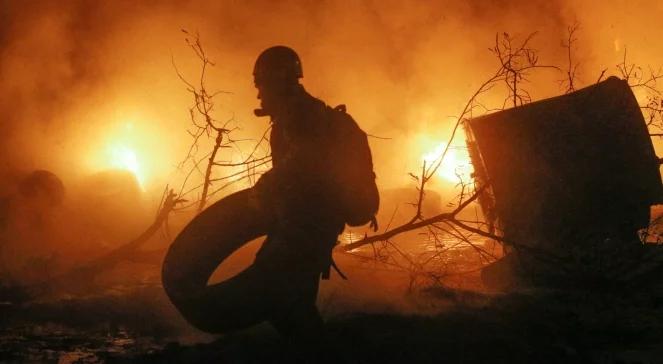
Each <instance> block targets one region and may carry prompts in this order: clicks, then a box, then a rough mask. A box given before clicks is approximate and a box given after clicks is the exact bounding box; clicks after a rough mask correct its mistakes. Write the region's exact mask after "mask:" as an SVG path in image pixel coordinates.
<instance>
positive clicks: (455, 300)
mask: <svg viewBox="0 0 663 364" xmlns="http://www.w3.org/2000/svg"><path fill="white" fill-rule="evenodd" d="M622 290H628V287H613V288H611V289H604V290H602V291H599V290H594V289H590V288H585V289H577V290H572V291H569V290H565V291H560V290H552V289H548V290H543V289H538V290H528V291H521V292H518V293H510V294H508V295H491V296H489V295H484V294H479V293H472V292H467V291H457V290H449V289H441V288H437V289H429V290H426V291H424V292H421V293H418V294H416V297H411V298H412V299H413V300H416V301H417V302H418V304H420V305H426V304H428V303H430V304H431V305H444V306H445V307H447V308H446V309H445V310H444V311H443V312H441V313H437V314H431V315H410V314H403V313H397V312H384V313H355V314H347V313H345V314H335V315H331V317H329V318H328V328H329V337H330V343H329V345H328V348H327V349H326V351H327V354H328V355H326V356H327V357H329V358H332V357H333V358H334V359H333V361H334V362H349V363H376V362H379V363H392V362H396V363H398V362H403V363H415V362H416V363H431V362H445V363H663V290H658V291H657V290H653V289H651V287H650V288H647V289H645V290H639V291H632V290H631V291H630V292H629V293H628V294H626V293H624V294H620V291H622ZM411 296H413V294H412V295H411ZM1 310H2V312H1V315H0V319H1V322H2V329H0V362H3V363H4V362H6V363H14V362H17V363H20V362H33V363H41V362H54V363H99V362H108V363H210V362H221V363H264V362H292V361H294V360H296V358H298V356H297V353H296V352H295V351H294V350H293V349H292V348H289V347H288V345H286V344H285V343H284V342H283V341H282V340H281V339H280V338H279V337H278V335H277V334H276V333H275V332H274V331H273V330H272V329H271V328H270V327H268V326H266V325H265V326H259V327H256V328H253V329H251V330H246V331H243V332H240V333H236V334H233V335H228V336H223V337H211V336H205V335H203V334H201V333H195V332H193V330H190V329H186V325H185V324H184V323H183V322H182V321H181V319H179V318H178V316H177V315H175V314H174V312H173V311H172V308H171V307H170V305H169V304H168V302H167V300H166V298H165V296H164V294H163V292H162V291H161V288H160V287H158V286H144V287H139V288H136V287H134V288H131V289H126V290H116V291H114V292H105V293H103V294H99V295H95V296H89V297H85V298H81V297H78V298H73V297H62V298H60V299H58V300H55V301H50V302H42V303H34V302H33V303H26V304H7V303H5V304H3V305H2V306H1ZM328 316H329V315H328ZM187 330H188V331H187ZM187 342H189V344H187ZM315 362H319V360H315Z"/></svg>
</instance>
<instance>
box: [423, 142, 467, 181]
mask: <svg viewBox="0 0 663 364" xmlns="http://www.w3.org/2000/svg"><path fill="white" fill-rule="evenodd" d="M446 146H447V143H440V144H438V146H437V147H435V149H434V150H432V151H430V152H428V153H424V155H423V156H422V159H423V160H424V162H426V168H431V167H433V166H435V165H436V164H437V163H439V160H440V158H441V157H442V154H443V153H444V149H445V148H446ZM472 171H473V169H472V163H471V162H470V156H469V154H468V153H467V150H466V149H465V148H458V147H454V146H451V147H449V150H447V154H446V155H445V156H444V159H443V160H442V163H441V164H440V166H439V168H438V169H437V172H436V173H437V176H439V177H441V178H444V179H445V180H447V181H449V182H453V183H458V182H461V181H463V182H468V181H469V179H470V176H471V175H472Z"/></svg>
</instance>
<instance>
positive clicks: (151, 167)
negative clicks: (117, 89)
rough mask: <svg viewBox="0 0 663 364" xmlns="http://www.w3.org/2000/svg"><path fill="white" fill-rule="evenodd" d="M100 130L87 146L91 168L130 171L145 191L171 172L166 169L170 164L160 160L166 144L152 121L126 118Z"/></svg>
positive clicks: (92, 169)
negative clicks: (155, 130) (151, 124)
mask: <svg viewBox="0 0 663 364" xmlns="http://www.w3.org/2000/svg"><path fill="white" fill-rule="evenodd" d="M97 133H98V135H99V136H98V137H97V138H94V139H93V142H92V143H90V144H89V145H88V146H87V148H86V149H87V152H86V154H87V155H88V162H87V164H88V166H90V167H89V168H90V169H91V171H93V172H94V171H103V170H108V169H119V170H125V171H129V172H131V173H132V174H133V175H134V176H135V177H136V180H137V181H138V184H139V185H140V188H141V189H142V190H143V191H146V190H147V189H148V187H149V186H148V185H150V184H151V183H152V182H154V180H155V179H157V178H159V177H160V176H162V175H164V174H165V173H167V171H165V170H162V169H164V168H168V167H169V166H170V165H169V164H167V163H166V164H164V163H160V162H159V161H160V160H161V158H160V156H163V155H164V154H165V153H166V150H165V149H164V147H163V145H164V144H163V143H160V142H159V134H158V133H155V132H154V131H152V130H151V128H150V125H149V124H146V123H138V122H137V121H136V122H134V121H126V120H125V121H120V122H118V123H114V124H110V125H108V126H107V127H105V128H99V129H98V131H97Z"/></svg>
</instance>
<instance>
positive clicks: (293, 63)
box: [253, 46, 344, 341]
mask: <svg viewBox="0 0 663 364" xmlns="http://www.w3.org/2000/svg"><path fill="white" fill-rule="evenodd" d="M253 75H254V81H255V86H256V88H257V89H258V98H259V99H260V106H261V109H257V110H256V111H255V113H256V115H258V116H269V117H270V119H271V123H272V129H271V134H270V145H271V150H272V165H273V168H272V169H271V170H270V171H269V172H268V173H267V174H265V175H264V176H263V177H262V178H261V179H260V181H259V182H258V184H257V186H256V187H257V188H258V190H259V191H260V194H261V200H262V201H263V202H264V203H266V204H267V205H268V206H269V207H268V208H269V209H270V210H271V211H274V220H273V226H272V228H271V229H270V233H269V237H268V239H267V240H266V241H265V243H264V244H263V247H262V248H261V250H260V251H259V252H258V254H257V256H256V261H255V266H257V267H259V269H260V270H265V271H273V272H274V273H273V274H275V275H276V276H277V277H281V278H283V279H284V281H282V282H281V283H283V284H284V285H285V286H288V287H283V289H284V292H283V293H285V295H281V297H277V299H276V301H277V304H283V305H284V306H283V307H281V308H280V309H279V310H276V312H275V316H274V317H273V318H272V319H271V322H272V323H273V324H274V325H275V326H276V328H277V329H278V330H280V331H281V332H282V333H284V334H286V335H288V336H291V337H293V339H295V340H298V341H301V340H305V339H307V336H308V335H311V334H313V335H315V334H316V332H321V330H322V320H321V318H320V316H319V314H318V311H317V309H316V307H315V300H316V296H317V292H318V283H319V279H320V274H321V273H328V269H329V265H330V262H331V249H332V248H333V246H334V245H335V243H336V239H337V237H338V234H339V233H341V232H342V231H343V226H344V222H343V218H342V217H341V215H340V213H339V212H338V210H337V208H336V206H335V205H336V204H335V201H334V197H333V196H334V193H333V191H334V188H335V187H334V186H333V185H331V184H330V181H331V178H330V177H329V173H330V170H329V166H328V165H326V163H325V161H324V157H322V156H324V155H325V153H326V150H325V148H330V147H331V146H329V144H330V143H329V142H328V141H327V140H326V138H327V137H328V135H327V129H326V128H327V125H328V124H327V122H328V113H329V108H328V107H327V106H326V105H325V104H324V103H323V102H322V101H320V100H318V99H316V98H314V97H313V96H311V95H310V94H308V93H307V92H306V90H304V88H303V87H302V85H301V84H300V83H299V79H300V78H301V77H302V76H303V73H302V66H301V62H300V60H299V57H298V56H297V54H296V53H295V52H294V51H293V50H292V49H290V48H287V47H283V46H276V47H272V48H269V49H267V50H265V51H264V52H263V53H262V54H261V55H260V56H259V57H258V60H257V61H256V64H255V68H254V72H253ZM275 283H277V284H278V283H279V282H275Z"/></svg>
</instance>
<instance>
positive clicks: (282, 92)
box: [253, 46, 304, 114]
mask: <svg viewBox="0 0 663 364" xmlns="http://www.w3.org/2000/svg"><path fill="white" fill-rule="evenodd" d="M303 76H304V75H303V72H302V62H301V61H300V60H299V56H298V55H297V53H295V51H294V50H292V49H291V48H288V47H285V46H274V47H271V48H267V49H266V50H265V51H263V52H262V53H261V54H260V56H258V59H257V60H256V64H255V66H254V68H253V79H254V82H255V86H256V88H257V89H258V98H259V99H260V106H261V107H262V112H263V113H265V114H272V113H273V112H274V110H275V109H276V107H277V106H278V105H279V104H280V103H282V102H283V101H284V98H285V97H287V96H288V95H289V94H290V93H292V91H293V90H294V89H295V88H296V86H297V85H299V79H300V78H302V77H303Z"/></svg>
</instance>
